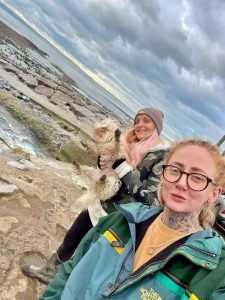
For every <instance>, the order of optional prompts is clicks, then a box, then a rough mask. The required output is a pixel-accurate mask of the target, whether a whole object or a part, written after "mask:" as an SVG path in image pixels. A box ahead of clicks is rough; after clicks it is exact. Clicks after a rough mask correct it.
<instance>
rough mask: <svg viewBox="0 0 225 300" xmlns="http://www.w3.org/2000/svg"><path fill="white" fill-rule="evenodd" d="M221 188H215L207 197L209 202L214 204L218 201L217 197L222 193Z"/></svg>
mask: <svg viewBox="0 0 225 300" xmlns="http://www.w3.org/2000/svg"><path fill="white" fill-rule="evenodd" d="M222 190H223V189H222V187H221V186H219V185H218V186H216V188H215V189H214V191H213V192H212V193H211V195H210V196H209V201H210V202H212V203H213V202H216V200H217V199H218V197H219V195H220V194H221V192H222Z"/></svg>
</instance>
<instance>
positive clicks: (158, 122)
mask: <svg viewBox="0 0 225 300" xmlns="http://www.w3.org/2000/svg"><path fill="white" fill-rule="evenodd" d="M139 115H147V116H149V117H150V118H151V119H152V121H153V122H154V124H155V127H156V129H157V131H158V133H159V134H160V133H161V131H162V129H163V118H164V114H163V112H161V110H159V109H156V108H150V107H148V108H142V109H141V110H139V111H138V112H137V114H136V116H135V118H134V121H135V119H136V118H137V116H139Z"/></svg>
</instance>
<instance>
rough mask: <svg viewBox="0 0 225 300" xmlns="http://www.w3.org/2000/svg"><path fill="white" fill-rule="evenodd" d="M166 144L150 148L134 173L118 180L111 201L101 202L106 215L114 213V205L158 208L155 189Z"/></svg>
mask: <svg viewBox="0 0 225 300" xmlns="http://www.w3.org/2000/svg"><path fill="white" fill-rule="evenodd" d="M167 148H168V144H166V143H165V144H159V145H157V146H155V147H154V148H152V149H151V150H150V151H149V152H148V154H147V155H146V156H145V158H144V159H143V160H142V161H141V162H140V163H139V165H138V166H137V167H136V169H135V170H134V171H129V172H128V173H127V174H126V175H125V176H123V177H122V178H120V180H121V181H122V186H121V188H120V190H119V191H118V193H117V194H116V195H115V196H113V197H112V198H111V199H109V200H107V201H104V202H101V204H102V207H103V208H104V210H105V211H106V212H107V213H111V212H114V211H115V206H114V203H119V204H125V203H129V202H136V201H138V202H141V203H145V204H149V205H156V206H159V202H158V198H157V189H158V184H159V179H160V174H161V171H162V162H163V159H164V155H165V152H166V149H167Z"/></svg>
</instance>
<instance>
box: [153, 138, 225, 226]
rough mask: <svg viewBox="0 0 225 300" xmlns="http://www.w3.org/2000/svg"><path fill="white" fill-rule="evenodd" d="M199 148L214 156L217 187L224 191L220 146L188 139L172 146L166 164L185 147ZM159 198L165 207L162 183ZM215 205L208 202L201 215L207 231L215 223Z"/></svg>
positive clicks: (224, 182) (224, 160) (165, 160)
mask: <svg viewBox="0 0 225 300" xmlns="http://www.w3.org/2000/svg"><path fill="white" fill-rule="evenodd" d="M190 145H191V146H193V145H194V146H199V147H202V148H204V149H206V150H207V151H208V152H209V153H210V155H211V156H212V159H213V160H214V162H215V167H216V170H217V177H216V179H215V181H216V183H217V185H219V186H221V187H222V188H223V189H224V188H225V159H224V157H223V156H222V154H221V150H220V148H219V147H218V146H216V145H214V144H213V143H211V142H210V141H206V140H202V139H187V140H183V141H180V142H177V143H175V144H173V145H172V146H170V148H169V149H168V150H167V152H166V155H165V158H164V162H163V163H164V164H168V162H169V160H170V158H171V157H172V155H173V154H174V153H175V152H176V151H177V150H178V149H180V148H183V147H185V146H190ZM158 197H159V201H160V202H161V204H162V205H164V199H163V197H162V185H161V183H160V186H159V190H158ZM215 217H216V214H215V205H214V203H211V202H210V201H206V202H205V204H204V205H203V208H202V210H201V213H200V215H199V223H200V225H201V226H202V227H203V228H204V229H205V228H208V227H211V226H212V225H213V224H214V222H215Z"/></svg>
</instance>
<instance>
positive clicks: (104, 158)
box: [99, 154, 114, 170]
mask: <svg viewBox="0 0 225 300" xmlns="http://www.w3.org/2000/svg"><path fill="white" fill-rule="evenodd" d="M113 163H114V157H112V156H110V155H109V154H101V155H100V159H99V164H100V168H101V169H102V170H104V169H112V165H113Z"/></svg>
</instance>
